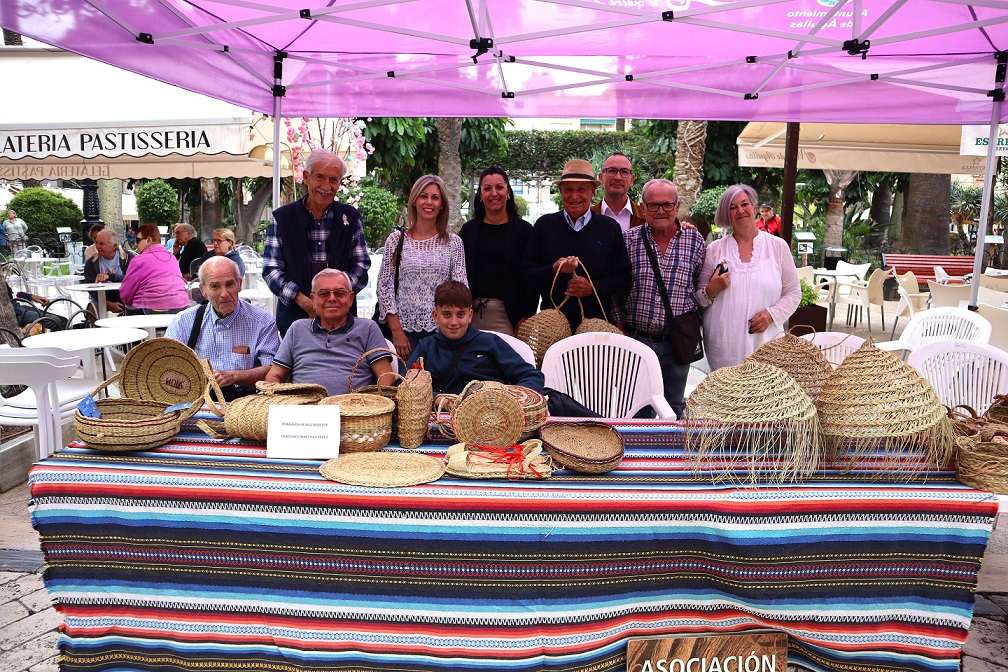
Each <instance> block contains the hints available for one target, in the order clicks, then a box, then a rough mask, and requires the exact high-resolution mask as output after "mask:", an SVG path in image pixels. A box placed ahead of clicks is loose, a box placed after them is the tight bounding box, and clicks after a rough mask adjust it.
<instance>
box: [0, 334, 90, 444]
mask: <svg viewBox="0 0 1008 672" xmlns="http://www.w3.org/2000/svg"><path fill="white" fill-rule="evenodd" d="M79 364H80V359H79V358H78V357H77V356H76V355H72V354H69V353H67V352H64V351H61V350H55V349H52V348H2V349H0V383H3V384H5V385H14V384H17V385H27V386H28V387H29V388H31V390H32V392H34V393H35V409H36V413H35V415H34V419H32V418H30V417H29V418H25V417H24V416H25V414H24V413H23V412H18V413H15V414H12V415H11V417H8V418H4V415H5V413H4V410H5V409H6V408H7V406H6V405H5V406H0V424H18V425H24V424H36V423H37V425H38V456H39V459H42V458H45V457H47V456H48V455H50V454H52V453H53V452H54V451H55V450H56V449H57V448H58V447H61V446H62V438H63V433H62V431H61V429H60V428H61V423H60V401H59V397H58V396H57V393H56V386H55V381H57V380H60V379H63V378H70V377H71V376H73V375H74V374H75V373H76V372H77V367H78V366H79ZM17 410H18V411H23V410H24V409H20V408H19V409H17ZM25 419H27V420H28V421H29V422H28V423H26V422H23V421H20V422H19V421H18V420H25Z"/></svg>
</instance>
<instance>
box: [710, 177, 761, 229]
mask: <svg viewBox="0 0 1008 672" xmlns="http://www.w3.org/2000/svg"><path fill="white" fill-rule="evenodd" d="M739 194H745V195H746V196H748V197H749V200H750V201H751V202H752V206H753V208H756V206H757V200H756V190H755V189H753V188H752V187H750V186H749V185H748V184H733V185H732V186H730V187H728V188H727V189H726V190H725V192H724V193H723V194H721V200H720V201H718V206H717V210H715V211H714V223H715V224H716V225H717V226H718V228H721V229H730V228H731V202H732V201H734V200H735V197H736V196H738V195H739Z"/></svg>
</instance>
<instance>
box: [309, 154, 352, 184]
mask: <svg viewBox="0 0 1008 672" xmlns="http://www.w3.org/2000/svg"><path fill="white" fill-rule="evenodd" d="M319 163H335V164H336V165H337V166H339V169H340V177H341V178H343V177H346V176H347V173H348V172H349V169H348V168H347V163H346V161H344V160H343V157H342V156H340V155H339V154H337V153H336V152H331V151H329V150H328V149H316V150H314V151H312V153H311V154H309V155H308V158H307V159H305V162H304V170H305V172H306V173H309V174H310V173H311V172H312V170H313V169H314V168H315V166H316V165H318V164H319Z"/></svg>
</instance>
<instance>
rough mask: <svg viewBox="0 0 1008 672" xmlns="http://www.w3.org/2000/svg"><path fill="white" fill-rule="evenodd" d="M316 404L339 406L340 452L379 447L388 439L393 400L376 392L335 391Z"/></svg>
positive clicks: (362, 451) (385, 444)
mask: <svg viewBox="0 0 1008 672" xmlns="http://www.w3.org/2000/svg"><path fill="white" fill-rule="evenodd" d="M319 405H320V406H332V405H338V406H339V413H340V452H344V453H365V452H373V451H375V450H380V449H382V448H384V447H385V446H387V445H388V442H389V439H391V438H392V411H394V410H395V402H394V401H392V400H391V399H386V398H385V397H382V396H379V395H377V394H360V393H350V394H339V395H336V396H334V397H326V398H325V399H323V400H322V401H320V402H319Z"/></svg>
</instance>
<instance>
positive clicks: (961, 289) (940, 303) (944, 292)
mask: <svg viewBox="0 0 1008 672" xmlns="http://www.w3.org/2000/svg"><path fill="white" fill-rule="evenodd" d="M936 268H937V267H936ZM927 284H928V291H929V292H931V307H932V308H958V307H959V302H960V301H968V300H969V297H970V286H969V285H947V284H944V283H941V282H935V281H934V280H928V281H927Z"/></svg>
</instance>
